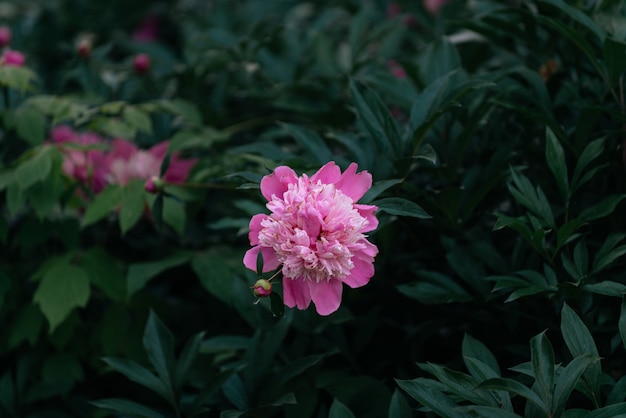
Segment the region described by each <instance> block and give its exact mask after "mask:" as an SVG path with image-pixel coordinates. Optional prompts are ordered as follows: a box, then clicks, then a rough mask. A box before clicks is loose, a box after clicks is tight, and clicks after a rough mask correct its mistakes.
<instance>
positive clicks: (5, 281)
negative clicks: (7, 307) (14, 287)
mask: <svg viewBox="0 0 626 418" xmlns="http://www.w3.org/2000/svg"><path fill="white" fill-rule="evenodd" d="M10 289H11V278H10V277H9V276H7V274H6V273H5V272H3V271H0V311H1V310H2V304H3V303H4V296H5V295H6V294H7V293H8V292H9V290H10Z"/></svg>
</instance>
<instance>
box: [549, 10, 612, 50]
mask: <svg viewBox="0 0 626 418" xmlns="http://www.w3.org/2000/svg"><path fill="white" fill-rule="evenodd" d="M541 2H542V3H547V4H550V5H552V6H554V7H556V8H558V9H559V10H561V11H562V12H563V13H565V14H567V15H568V16H569V17H570V18H571V19H572V20H574V21H576V22H577V23H579V24H581V25H582V26H583V27H585V28H586V29H587V30H588V31H589V32H591V33H593V34H594V35H595V36H596V37H597V38H598V40H599V41H600V42H602V41H604V37H605V36H606V34H605V32H604V31H603V30H602V28H601V27H600V26H598V24H597V23H596V22H594V21H593V20H592V19H591V18H590V17H589V16H588V15H586V14H585V13H584V12H583V11H582V10H580V9H578V8H576V7H573V6H570V5H569V4H567V3H565V2H564V1H563V0H541Z"/></svg>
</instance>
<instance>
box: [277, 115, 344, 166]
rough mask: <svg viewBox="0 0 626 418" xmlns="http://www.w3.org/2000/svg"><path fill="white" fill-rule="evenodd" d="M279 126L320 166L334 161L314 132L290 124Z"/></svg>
mask: <svg viewBox="0 0 626 418" xmlns="http://www.w3.org/2000/svg"><path fill="white" fill-rule="evenodd" d="M281 126H282V127H283V128H284V129H285V130H286V131H287V133H288V134H289V135H291V136H292V137H293V138H294V139H295V140H296V141H297V142H298V143H299V144H300V145H301V146H302V147H303V148H304V149H305V150H306V151H307V152H308V153H309V154H310V155H311V157H313V159H314V160H315V161H316V162H317V163H319V164H320V165H324V164H326V163H327V162H329V161H331V160H333V159H334V155H333V152H332V151H331V150H330V148H328V145H326V143H325V142H324V140H323V139H322V138H321V137H320V136H319V135H318V134H317V133H316V132H315V131H312V130H310V129H307V128H305V127H303V126H298V125H294V124H291V123H281Z"/></svg>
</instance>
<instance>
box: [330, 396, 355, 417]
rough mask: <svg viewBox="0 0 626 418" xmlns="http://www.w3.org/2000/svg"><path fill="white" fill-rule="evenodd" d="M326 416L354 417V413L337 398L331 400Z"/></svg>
mask: <svg viewBox="0 0 626 418" xmlns="http://www.w3.org/2000/svg"><path fill="white" fill-rule="evenodd" d="M328 418H355V417H354V414H353V413H352V411H350V409H348V407H347V406H345V405H344V404H342V403H341V402H340V401H339V400H338V399H337V398H335V399H334V400H333V403H332V405H331V406H330V412H329V413H328Z"/></svg>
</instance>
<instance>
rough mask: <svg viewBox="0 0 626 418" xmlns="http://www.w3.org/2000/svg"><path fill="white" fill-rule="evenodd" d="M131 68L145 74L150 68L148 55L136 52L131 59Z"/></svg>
mask: <svg viewBox="0 0 626 418" xmlns="http://www.w3.org/2000/svg"><path fill="white" fill-rule="evenodd" d="M133 68H134V69H135V72H136V73H137V74H145V73H147V72H148V70H150V56H149V55H148V54H137V55H135V58H134V59H133Z"/></svg>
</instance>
